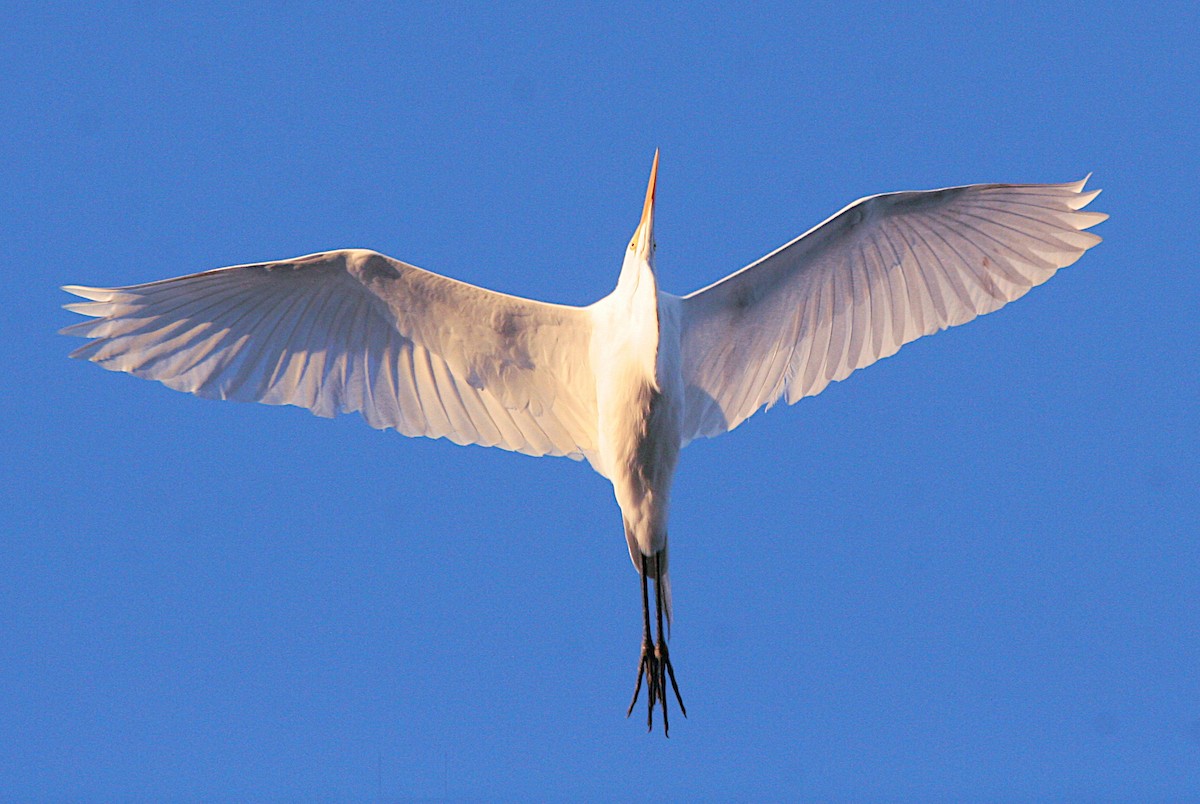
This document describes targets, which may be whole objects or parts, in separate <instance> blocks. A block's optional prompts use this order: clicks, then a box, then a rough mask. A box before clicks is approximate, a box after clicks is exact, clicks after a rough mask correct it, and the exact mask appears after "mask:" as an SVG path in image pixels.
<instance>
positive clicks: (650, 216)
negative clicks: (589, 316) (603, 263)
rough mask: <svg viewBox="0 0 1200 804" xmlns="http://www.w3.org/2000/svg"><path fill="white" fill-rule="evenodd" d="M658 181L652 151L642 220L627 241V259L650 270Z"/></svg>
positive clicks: (656, 157)
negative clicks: (645, 265) (640, 263)
mask: <svg viewBox="0 0 1200 804" xmlns="http://www.w3.org/2000/svg"><path fill="white" fill-rule="evenodd" d="M657 180H658V150H657V149H656V150H655V151H654V164H653V165H652V166H651V167H650V183H649V185H647V187H646V203H645V204H644V205H643V206H642V220H641V222H640V223H639V224H638V228H637V230H636V231H635V232H634V233H633V239H632V240H630V241H629V254H628V255H627V257H626V259H628V257H637V258H638V259H640V260H642V261H644V262H645V263H646V264H647V265H649V266H650V267H651V268H653V267H654V185H655V182H656V181H657Z"/></svg>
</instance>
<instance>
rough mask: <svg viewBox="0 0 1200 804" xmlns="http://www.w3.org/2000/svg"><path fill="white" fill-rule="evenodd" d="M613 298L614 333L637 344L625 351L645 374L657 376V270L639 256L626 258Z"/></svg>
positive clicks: (611, 312)
mask: <svg viewBox="0 0 1200 804" xmlns="http://www.w3.org/2000/svg"><path fill="white" fill-rule="evenodd" d="M610 299H611V304H612V306H611V308H610V315H612V316H613V321H612V323H613V330H612V333H613V335H614V336H615V337H616V339H617V340H620V341H623V342H624V343H625V344H628V345H629V346H630V347H633V346H635V345H636V348H635V349H628V347H626V349H625V350H623V351H625V354H626V355H627V356H629V357H632V358H634V360H635V362H636V363H637V364H639V365H640V366H641V369H642V371H643V372H644V373H645V375H646V376H648V377H651V378H652V377H654V375H655V358H656V355H657V352H658V282H657V280H656V279H655V277H654V269H653V268H651V267H650V265H649V263H647V262H646V261H645V260H642V259H638V258H637V257H636V255H632V254H631V255H629V256H628V257H626V259H625V263H624V265H622V266H621V276H620V278H619V279H618V280H617V287H616V289H615V290H614V291H613V293H612V296H611V297H610ZM614 346H615V344H614ZM635 353H636V354H635Z"/></svg>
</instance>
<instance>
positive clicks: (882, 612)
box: [0, 2, 1200, 800]
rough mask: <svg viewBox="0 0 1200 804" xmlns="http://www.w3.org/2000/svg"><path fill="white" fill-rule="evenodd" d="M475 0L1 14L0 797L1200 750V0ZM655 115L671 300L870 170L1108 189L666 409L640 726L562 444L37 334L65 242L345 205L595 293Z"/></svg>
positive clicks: (470, 253)
mask: <svg viewBox="0 0 1200 804" xmlns="http://www.w3.org/2000/svg"><path fill="white" fill-rule="evenodd" d="M483 5H484V4H482V3H481V4H463V5H447V4H432V3H431V4H425V3H419V4H409V5H401V4H362V5H358V6H355V5H345V4H336V5H334V4H313V5H310V6H304V5H301V4H295V3H266V4H261V3H255V4H246V3H231V4H229V5H221V4H186V8H183V7H182V6H180V5H179V4H159V5H155V4H151V5H137V6H136V7H135V6H134V4H128V5H126V4H120V5H119V6H111V7H108V6H106V5H105V4H95V3H88V4H80V5H71V4H38V5H36V10H34V4H25V5H24V6H23V7H21V8H19V9H18V8H12V7H9V8H7V9H6V10H5V11H4V16H5V20H6V21H5V23H4V26H3V30H2V31H0V113H2V115H3V119H4V121H5V123H4V125H3V126H0V156H2V160H0V162H2V168H0V174H2V177H0V233H2V234H3V244H4V251H5V253H6V254H7V257H6V258H5V274H6V276H7V277H8V281H7V283H6V290H7V294H8V303H7V306H6V313H5V315H4V316H3V317H2V318H0V337H2V339H3V343H4V353H5V355H6V359H5V373H6V380H5V382H4V383H3V384H0V434H2V435H0V438H2V449H0V473H2V480H3V483H2V485H0V489H2V490H0V530H2V534H0V798H13V799H29V798H50V799H61V798H75V799H95V800H101V799H113V798H148V799H166V798H193V799H195V798H200V799H218V798H225V797H229V798H239V799H245V798H316V799H325V798H329V799H342V800H356V799H357V800H361V799H371V798H374V797H379V798H382V799H384V800H390V799H400V798H410V797H451V798H455V797H471V798H479V797H483V798H486V797H491V796H531V795H538V794H541V795H552V796H564V797H595V798H602V797H610V796H619V797H622V798H631V797H638V798H643V797H644V798H650V797H657V796H658V795H659V794H660V793H664V792H665V793H667V794H669V795H671V796H672V797H690V796H702V795H707V796H712V797H716V798H727V797H734V796H744V797H751V796H753V797H761V796H776V797H792V796H809V797H832V798H850V799H853V798H860V797H863V796H867V795H875V796H885V797H887V798H894V799H908V798H911V799H926V800H927V799H929V798H930V797H938V796H940V797H946V798H950V799H959V798H964V797H965V798H974V797H980V798H989V799H994V800H995V799H998V800H1005V799H1025V798H1033V797H1038V798H1047V797H1049V798H1053V797H1066V798H1091V797H1098V798H1139V799H1154V798H1163V799H1166V798H1174V799H1178V798H1181V797H1186V796H1188V795H1192V796H1196V795H1200V560H1198V559H1200V514H1198V512H1200V502H1198V499H1197V496H1198V492H1197V489H1198V488H1200V472H1198V470H1197V459H1196V455H1197V452H1198V447H1200V443H1198V441H1200V439H1198V437H1197V434H1198V432H1200V426H1198V422H1197V403H1198V402H1200V383H1198V380H1197V369H1196V365H1197V356H1198V353H1200V337H1198V335H1197V324H1198V323H1200V316H1198V313H1197V311H1198V310H1200V291H1198V285H1197V282H1196V271H1197V262H1196V257H1195V253H1196V249H1195V243H1196V236H1197V223H1196V221H1197V219H1198V218H1200V209H1198V203H1200V199H1198V197H1197V190H1196V187H1197V178H1198V173H1200V171H1198V170H1197V167H1198V164H1200V162H1198V157H1197V145H1198V140H1200V137H1198V131H1200V126H1198V125H1197V124H1198V122H1200V114H1198V112H1197V108H1198V107H1197V104H1196V99H1195V95H1196V88H1197V85H1198V82H1200V74H1198V68H1197V64H1198V63H1200V53H1198V49H1197V46H1196V40H1195V36H1196V31H1197V30H1198V29H1200V18H1198V14H1197V11H1196V6H1195V4H1194V3H1187V4H1184V3H1180V4H1168V3H1152V4H1144V5H1143V6H1142V7H1141V8H1139V9H1138V10H1136V11H1132V10H1129V9H1131V8H1132V6H1130V4H1114V5H1113V7H1111V8H1105V7H1104V6H1103V5H1102V4H1064V3H1045V2H1034V3H1023V2H1004V3H994V4H985V5H983V6H975V5H973V4H963V6H964V9H965V8H966V6H968V5H971V6H972V7H971V8H970V10H962V11H958V10H952V9H953V5H951V6H946V5H943V4H938V5H934V6H929V7H922V6H916V5H910V4H900V5H894V6H893V5H892V4H889V5H888V9H891V10H885V9H882V8H879V7H875V6H873V5H847V4H845V3H835V4H828V5H810V4H796V3H782V4H777V5H773V4H770V3H757V4H737V5H736V6H734V5H730V6H708V5H703V4H695V3H691V4H679V5H672V6H668V5H661V4H654V5H652V6H651V5H646V6H641V5H625V4H618V3H586V4H546V5H529V6H522V5H519V4H512V5H505V6H504V9H503V10H495V9H492V10H487V9H485V8H484V7H483ZM334 9H336V10H334ZM655 148H661V149H662V162H661V166H660V170H659V193H658V216H657V217H658V223H657V241H658V266H659V274H660V279H661V282H662V284H663V286H664V287H665V288H666V289H667V290H670V291H673V292H677V293H684V292H688V291H690V290H692V289H695V288H697V287H700V286H701V285H704V284H708V283H709V282H711V281H713V280H715V279H716V278H718V277H720V276H722V275H724V274H726V273H728V272H730V271H732V270H734V269H737V268H739V267H741V266H742V265H744V264H746V263H748V262H750V261H752V260H754V259H756V258H758V257H759V256H761V255H762V254H764V253H766V252H767V251H769V250H771V249H774V248H775V247H777V246H779V245H781V244H782V243H784V242H786V241H787V240H789V239H791V238H792V237H794V236H795V235H797V234H799V233H800V232H802V231H803V230H805V229H807V228H808V227H810V226H811V225H813V224H815V223H817V222H819V221H820V220H822V219H824V218H825V217H826V216H828V215H829V214H831V213H833V212H834V211H836V210H837V209H839V208H841V207H842V206H843V205H845V204H847V203H849V202H850V201H852V200H854V199H856V198H858V197H860V196H863V195H868V194H871V193H876V192H883V191H889V190H902V189H927V188H933V187H941V186H946V185H953V184H962V183H970V182H984V181H1005V182H1043V181H1045V182H1061V181H1068V180H1072V179H1077V178H1079V177H1081V176H1083V175H1084V174H1086V173H1088V172H1089V171H1093V172H1094V177H1093V180H1092V182H1093V185H1094V186H1096V187H1102V188H1104V189H1105V192H1104V194H1103V195H1101V196H1100V197H1099V198H1098V199H1097V201H1096V202H1095V203H1094V205H1093V208H1094V209H1097V210H1101V211H1105V212H1108V213H1110V214H1111V215H1112V218H1111V220H1110V221H1108V222H1106V223H1104V224H1102V225H1100V226H1099V227H1097V229H1096V230H1095V231H1096V232H1097V233H1098V234H1100V235H1102V236H1103V237H1104V238H1105V240H1104V242H1103V243H1102V244H1101V245H1099V246H1098V247H1096V248H1095V249H1094V250H1092V251H1091V252H1089V253H1087V254H1086V255H1085V256H1084V257H1083V259H1082V260H1081V261H1080V262H1078V263H1077V264H1076V265H1074V266H1073V267H1071V268H1068V269H1066V270H1064V271H1062V272H1061V273H1060V274H1059V275H1058V276H1056V277H1055V278H1054V279H1052V280H1051V281H1050V282H1049V283H1048V284H1047V285H1045V286H1044V287H1040V288H1037V289H1036V290H1034V291H1033V292H1032V293H1030V294H1029V296H1028V297H1026V298H1024V299H1022V300H1020V301H1019V302H1017V303H1014V304H1013V305H1011V306H1010V307H1007V308H1005V309H1003V310H1001V311H1000V312H997V313H995V314H993V315H990V316H986V317H984V318H981V319H979V320H977V321H975V322H972V323H970V324H968V325H967V326H965V327H962V328H959V329H954V330H951V331H949V332H945V333H941V334H939V335H937V336H934V337H932V338H926V339H923V340H921V341H918V342H917V343H914V344H910V345H909V346H906V347H905V348H904V349H902V350H901V351H900V353H899V354H898V355H896V356H895V357H893V358H890V359H887V360H884V361H882V362H880V363H879V364H877V365H875V366H872V367H870V368H869V369H867V370H864V371H861V372H858V373H856V374H854V375H853V376H851V377H850V378H849V379H848V380H847V381H845V382H841V383H836V384H834V385H832V386H831V387H830V388H828V389H827V390H826V391H825V392H824V393H823V394H822V395H820V396H819V397H816V398H813V399H806V400H803V401H802V402H801V403H800V404H798V405H796V406H795V407H793V408H776V409H774V410H772V411H770V412H769V413H766V414H759V415H758V416H757V417H755V418H754V419H752V420H750V421H749V422H748V423H747V424H745V425H743V426H742V427H741V428H740V429H738V430H737V431H736V432H734V433H732V434H730V435H727V436H724V437H722V438H720V439H716V440H713V441H705V442H701V443H696V444H694V445H692V446H690V447H689V448H688V449H687V450H686V451H685V452H684V453H683V455H682V461H681V466H680V471H679V473H678V476H677V479H676V485H675V493H674V499H673V509H672V529H671V532H672V555H671V559H672V576H673V581H674V593H675V605H676V615H677V617H676V622H675V629H674V639H673V641H672V656H673V658H674V663H675V668H676V670H677V672H678V677H679V682H680V685H681V687H682V691H683V694H684V698H685V701H686V703H687V704H688V709H689V712H690V715H691V717H690V719H689V720H686V721H684V720H682V719H681V718H678V717H677V718H674V719H673V722H672V725H673V728H672V732H671V738H670V740H669V741H668V740H664V739H663V737H662V735H661V733H656V734H654V735H647V734H646V733H645V726H644V722H643V721H642V719H641V718H640V717H639V716H635V717H634V718H633V719H631V720H626V719H625V717H624V714H625V711H624V710H625V706H626V704H627V703H628V699H629V695H630V693H631V691H632V685H633V682H634V673H635V669H636V662H637V657H638V641H639V638H640V600H639V591H638V582H637V576H636V574H635V573H634V571H633V569H632V567H631V566H630V562H629V558H628V555H627V552H626V548H625V543H624V539H623V536H622V533H621V525H620V517H619V513H618V510H617V506H616V503H615V501H614V500H613V497H612V492H611V488H610V486H609V485H608V484H607V482H606V481H604V480H603V479H602V478H600V477H599V476H598V475H595V474H593V473H592V472H591V471H590V469H589V468H588V467H587V466H586V465H584V464H577V463H574V462H571V461H568V460H565V459H548V458H544V459H536V460H535V459H532V458H528V457H524V456H520V455H514V454H509V453H504V452H500V451H497V450H485V449H480V448H474V447H470V448H464V447H457V446H454V445H453V444H450V443H448V442H445V441H429V440H424V439H414V440H409V439H405V438H403V437H401V436H399V435H397V434H396V433H394V432H379V431H375V430H372V429H370V428H369V427H367V426H366V425H365V424H364V423H363V422H362V421H361V420H360V419H358V418H357V417H353V416H345V417H341V418H339V419H335V420H326V419H319V418H316V417H314V416H312V415H310V414H309V413H307V412H306V411H302V410H298V409H295V408H273V407H266V406H258V405H239V404H233V403H217V402H212V401H207V400H201V399H197V398H194V397H191V396H188V395H184V394H180V393H176V392H174V391H170V390H168V389H166V388H164V387H163V386H161V385H158V384H155V383H149V382H145V381H142V380H137V379H134V378H131V377H129V376H125V375H119V374H113V373H110V372H105V371H102V370H100V369H99V368H97V367H95V366H92V365H88V364H85V363H80V362H75V361H70V360H68V359H67V358H66V355H67V353H68V352H69V351H70V350H71V349H72V348H74V347H75V346H77V345H78V342H74V341H72V340H70V339H68V338H65V337H62V336H59V335H57V334H56V331H57V330H58V329H59V328H60V327H63V326H65V325H67V324H70V323H72V322H73V321H74V320H76V319H77V317H76V316H73V315H72V314H70V313H67V312H66V311H63V310H61V309H60V308H59V305H60V304H62V303H65V302H67V301H69V300H70V298H69V297H68V296H67V295H66V294H65V293H62V292H61V291H59V290H58V286H59V285H62V284H67V283H83V284H98V285H117V284H130V283H135V282H144V281H149V280H153V279H158V278H163V277H168V276H174V275H179V274H184V273H190V272H194V271H199V270H203V269H207V268H212V267H217V266H221V265H228V264H233V263H243V262H250V261H257V260H267V259H281V258H285V257H291V256H296V255H300V254H306V253H309V252H313V251H318V250H323V249H330V248H336V247H343V246H362V247H370V248H375V249H378V250H380V251H383V252H385V253H387V254H391V255H393V256H395V257H398V258H400V259H403V260H406V261H408V262H412V263H414V264H416V265H420V266H422V267H425V268H429V269H431V270H435V271H439V272H442V273H446V274H449V275H452V276H455V277H458V278H461V279H465V280H467V281H471V282H474V283H477V284H481V285H484V286H487V287H491V288H494V289H497V290H503V291H507V292H510V293H516V294H520V295H527V296H535V297H539V298H543V299H547V300H552V301H558V302H565V303H572V304H586V303H590V302H591V301H594V300H595V299H597V298H599V297H600V296H602V295H604V294H606V293H607V292H609V290H610V289H611V288H612V286H613V285H614V283H615V281H616V275H617V272H618V269H619V266H620V261H621V257H622V253H623V251H622V250H623V248H624V246H625V245H626V243H627V242H628V238H629V237H630V235H631V234H632V232H633V228H634V226H635V225H636V223H637V220H638V216H639V213H640V210H641V202H642V193H643V191H644V188H645V181H646V177H647V173H648V171H649V167H650V161H651V157H652V155H653V153H654V149H655Z"/></svg>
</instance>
